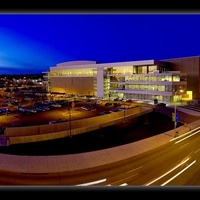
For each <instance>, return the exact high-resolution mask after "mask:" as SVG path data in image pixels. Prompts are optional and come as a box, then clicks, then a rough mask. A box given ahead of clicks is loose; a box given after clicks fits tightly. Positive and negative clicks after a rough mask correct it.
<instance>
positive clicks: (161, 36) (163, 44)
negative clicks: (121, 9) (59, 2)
mask: <svg viewBox="0 0 200 200" xmlns="http://www.w3.org/2000/svg"><path fill="white" fill-rule="evenodd" d="M199 20H200V15H199V14H167V13H164V14H156V13H155V14H153V13H151V14H138V13H137V14H136V13H119V14H109V13H108V14H103V13H102V14H101V13H97V14H89V13H82V14H78V13H74V14H73V13H71V14H70V13H55V14H51V13H49V14H48V13H35V14H34V13H31V14H23V13H18V14H16V13H15V14H11V13H8V14H6V13H2V14H0V41H1V45H0V73H1V74H21V73H26V74H27V73H41V72H44V71H48V70H49V68H50V67H51V66H55V65H56V64H58V63H62V62H67V61H75V60H92V61H97V62H99V63H109V62H124V61H135V60H149V59H155V60H164V59H170V58H178V57H189V56H199V55H200V54H199V43H200V42H199V39H198V37H199V34H200V28H199V27H198V22H199Z"/></svg>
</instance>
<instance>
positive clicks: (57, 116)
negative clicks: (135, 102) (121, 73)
mask: <svg viewBox="0 0 200 200" xmlns="http://www.w3.org/2000/svg"><path fill="white" fill-rule="evenodd" d="M10 101H16V99H5V98H2V97H1V100H0V105H1V106H0V108H7V109H9V111H10V113H4V114H1V115H0V128H1V129H2V128H5V127H16V126H33V125H43V124H53V123H59V122H64V121H69V120H78V119H83V118H89V117H94V116H97V115H102V114H109V113H111V112H116V111H119V110H118V109H120V108H121V109H122V108H123V109H124V108H125V106H124V105H125V104H123V103H116V102H109V103H108V102H107V101H104V102H100V103H98V104H94V101H93V100H89V99H79V100H77V99H76V100H74V101H73V102H71V100H69V99H65V100H64V99H62V100H59V101H58V100H57V101H50V100H48V99H46V100H45V101H41V100H40V101H38V99H37V101H35V100H33V99H29V98H21V99H19V100H18V103H16V102H15V103H14V104H13V103H10ZM5 102H8V103H7V105H5ZM42 102H43V103H44V102H45V103H44V104H43V103H42ZM49 102H51V104H48V103H49ZM58 102H59V103H60V104H59V105H60V106H52V104H58ZM61 102H69V103H65V104H62V103H61ZM70 102H71V103H70ZM36 104H37V105H38V104H39V105H43V106H45V107H48V109H43V110H39V109H36V107H35V105H36ZM37 108H39V107H37ZM27 109H28V111H27ZM125 109H126V108H125ZM33 110H34V111H33ZM24 111H25V112H24Z"/></svg>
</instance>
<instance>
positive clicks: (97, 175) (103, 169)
mask: <svg viewBox="0 0 200 200" xmlns="http://www.w3.org/2000/svg"><path fill="white" fill-rule="evenodd" d="M199 132H200V127H198V128H197V129H196V130H193V131H190V132H188V133H187V134H184V135H182V136H179V137H176V138H173V139H172V140H171V141H170V142H169V143H167V144H165V145H163V146H160V147H158V148H156V149H153V150H150V151H148V152H145V153H142V154H139V155H137V156H134V157H131V158H129V159H127V160H122V161H120V162H117V163H112V164H108V165H104V166H99V167H96V168H93V169H85V170H81V171H71V172H62V173H59V174H58V173H56V174H48V173H47V174H27V173H24V174H23V173H14V172H12V173H9V172H1V176H0V183H1V185H26V186H27V185H31V186H33V185H37V186H38V185H40V186H42V185H43V186H44V185H47V186H50V185H60V186H77V187H78V186H197V185H199V184H200V176H199V173H200V146H199V144H200V133H199ZM130 153H131V152H130Z"/></svg>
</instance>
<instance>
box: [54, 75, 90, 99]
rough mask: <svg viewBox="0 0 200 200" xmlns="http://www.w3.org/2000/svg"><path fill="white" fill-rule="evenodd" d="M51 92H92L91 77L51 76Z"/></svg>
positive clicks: (85, 93) (86, 93)
mask: <svg viewBox="0 0 200 200" xmlns="http://www.w3.org/2000/svg"><path fill="white" fill-rule="evenodd" d="M51 92H64V93H66V94H83V95H89V94H90V95H93V94H94V78H93V77H84V78H83V77H51Z"/></svg>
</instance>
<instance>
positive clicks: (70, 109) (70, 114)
mask: <svg viewBox="0 0 200 200" xmlns="http://www.w3.org/2000/svg"><path fill="white" fill-rule="evenodd" d="M68 111H69V137H72V135H71V109H70V108H68Z"/></svg>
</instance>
